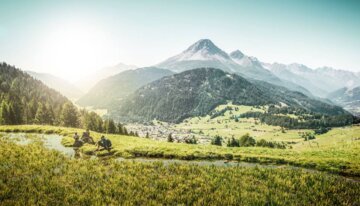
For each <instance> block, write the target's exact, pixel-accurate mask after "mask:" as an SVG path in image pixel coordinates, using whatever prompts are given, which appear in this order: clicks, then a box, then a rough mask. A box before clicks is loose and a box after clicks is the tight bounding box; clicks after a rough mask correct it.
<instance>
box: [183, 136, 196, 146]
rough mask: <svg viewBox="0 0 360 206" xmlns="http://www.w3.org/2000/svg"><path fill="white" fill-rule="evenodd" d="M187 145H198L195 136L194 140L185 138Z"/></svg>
mask: <svg viewBox="0 0 360 206" xmlns="http://www.w3.org/2000/svg"><path fill="white" fill-rule="evenodd" d="M185 143H186V144H197V139H196V137H195V136H192V138H185Z"/></svg>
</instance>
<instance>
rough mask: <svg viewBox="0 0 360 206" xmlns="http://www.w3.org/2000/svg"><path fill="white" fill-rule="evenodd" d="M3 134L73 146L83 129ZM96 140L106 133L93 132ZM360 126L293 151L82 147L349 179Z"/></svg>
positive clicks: (131, 140) (123, 141)
mask: <svg viewBox="0 0 360 206" xmlns="http://www.w3.org/2000/svg"><path fill="white" fill-rule="evenodd" d="M0 131H2V132H26V133H57V134H60V135H63V136H64V138H63V141H62V142H63V144H64V145H66V146H71V145H72V144H73V139H72V135H73V134H74V132H79V133H80V132H83V130H81V129H74V128H64V127H55V126H42V125H22V126H0ZM91 134H92V136H93V137H94V138H95V140H98V139H99V138H100V136H101V135H102V134H100V133H96V132H92V133H91ZM105 135H106V134H105ZM359 135H360V126H350V127H344V128H334V129H332V130H330V131H329V132H328V133H326V134H323V135H317V136H316V139H315V140H310V141H301V142H299V143H297V144H293V145H292V148H287V149H273V148H266V147H225V146H215V145H210V144H198V145H190V144H184V143H169V142H165V141H155V140H152V139H146V138H140V137H132V136H122V135H106V136H107V137H108V138H109V139H110V140H111V141H112V143H113V150H112V151H111V153H108V152H107V151H100V152H95V150H96V147H95V146H94V145H88V144H86V145H85V146H83V147H82V148H81V150H82V152H83V153H85V154H89V155H90V154H91V155H97V156H104V155H110V157H125V158H131V157H152V158H167V159H184V160H195V159H223V160H237V161H246V162H258V163H272V164H290V165H294V166H299V167H305V168H312V169H316V170H321V171H328V172H331V173H338V174H342V175H347V176H357V177H359V176H360V158H359V151H360V138H359Z"/></svg>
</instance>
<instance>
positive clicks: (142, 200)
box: [0, 127, 360, 205]
mask: <svg viewBox="0 0 360 206" xmlns="http://www.w3.org/2000/svg"><path fill="white" fill-rule="evenodd" d="M23 128H25V127H23ZM27 128H29V127H27ZM46 129H57V128H50V127H48V128H46ZM60 130H64V129H63V128H59V130H58V131H60ZM65 130H67V129H65ZM69 131H70V130H69ZM63 133H67V132H64V131H63ZM112 138H120V139H122V140H125V137H115V136H112ZM129 139H131V138H129ZM127 140H128V139H127ZM145 142H147V141H143V143H144V144H145ZM0 151H1V155H0V200H1V203H0V204H1V205H173V204H180V205H357V204H358V203H359V201H360V199H359V197H360V196H359V183H358V182H353V181H344V179H343V178H341V177H336V176H331V175H326V174H323V173H318V172H316V173H311V172H310V173H309V172H306V171H304V170H292V169H284V168H278V169H262V168H242V167H231V168H230V167H229V168H226V167H208V166H206V167H204V166H202V167H199V166H193V165H178V164H174V165H168V166H165V165H162V164H159V163H151V164H145V163H133V162H121V163H118V162H116V161H114V160H111V159H110V160H104V161H100V160H84V159H69V158H65V157H64V156H63V155H61V154H60V153H58V152H56V151H52V150H46V149H44V148H43V147H42V146H41V143H39V142H37V143H36V142H35V143H31V144H29V145H27V146H21V145H16V144H14V143H11V142H9V141H6V139H1V138H0Z"/></svg>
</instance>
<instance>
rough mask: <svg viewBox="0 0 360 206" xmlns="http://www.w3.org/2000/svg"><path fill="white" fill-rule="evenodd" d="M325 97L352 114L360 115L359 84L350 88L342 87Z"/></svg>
mask: <svg viewBox="0 0 360 206" xmlns="http://www.w3.org/2000/svg"><path fill="white" fill-rule="evenodd" d="M327 97H328V98H329V99H332V100H333V101H334V102H335V103H337V104H339V105H340V106H342V107H344V108H345V109H346V110H348V111H350V112H352V113H353V114H355V115H360V86H359V87H355V88H352V89H350V88H346V87H344V88H341V89H338V90H336V91H334V92H331V93H330V94H329V95H328V96H327Z"/></svg>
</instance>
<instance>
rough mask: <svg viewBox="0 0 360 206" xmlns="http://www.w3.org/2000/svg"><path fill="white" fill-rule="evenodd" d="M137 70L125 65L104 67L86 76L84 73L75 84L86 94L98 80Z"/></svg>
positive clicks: (133, 66)
mask: <svg viewBox="0 0 360 206" xmlns="http://www.w3.org/2000/svg"><path fill="white" fill-rule="evenodd" d="M136 68H138V67H137V66H135V65H127V64H124V63H119V64H117V65H115V66H110V67H105V68H102V69H99V70H98V71H96V72H95V73H93V74H90V75H88V74H86V73H84V76H83V78H82V79H81V80H80V81H79V82H77V83H76V86H77V87H79V88H80V89H81V90H82V91H84V92H87V91H89V89H91V88H92V87H93V86H94V85H95V84H97V83H98V82H99V81H100V80H103V79H105V78H108V77H110V76H113V75H116V74H118V73H120V72H123V71H126V70H133V69H136Z"/></svg>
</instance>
